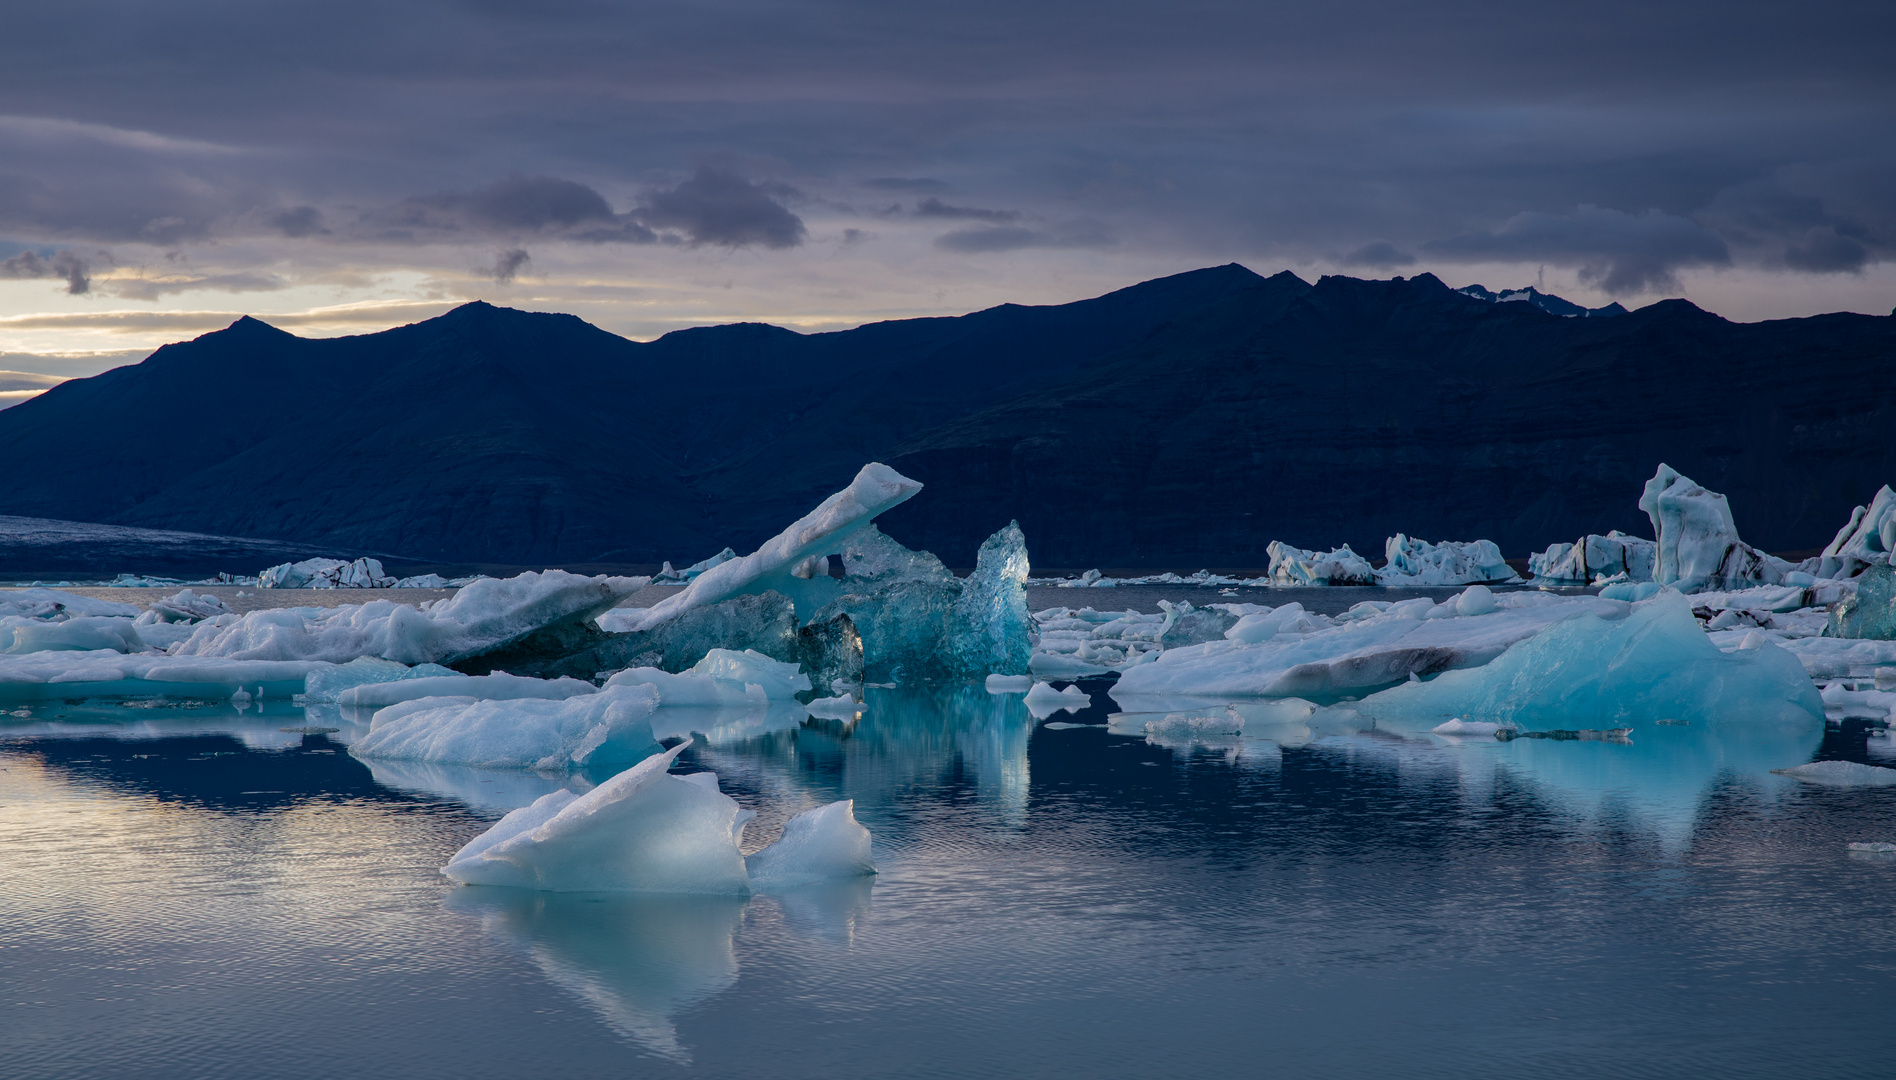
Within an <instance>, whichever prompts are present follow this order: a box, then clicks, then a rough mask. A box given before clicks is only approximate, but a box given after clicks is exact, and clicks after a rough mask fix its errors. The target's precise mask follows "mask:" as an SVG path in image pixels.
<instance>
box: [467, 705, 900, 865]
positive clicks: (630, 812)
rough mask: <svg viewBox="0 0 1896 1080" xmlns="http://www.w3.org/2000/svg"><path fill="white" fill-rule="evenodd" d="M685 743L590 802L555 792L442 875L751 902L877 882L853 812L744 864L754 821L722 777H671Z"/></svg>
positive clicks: (827, 817)
mask: <svg viewBox="0 0 1896 1080" xmlns="http://www.w3.org/2000/svg"><path fill="white" fill-rule="evenodd" d="M690 745H692V742H691V740H686V741H684V742H682V743H680V744H679V745H677V746H675V747H673V748H672V749H670V750H667V751H665V752H663V753H660V754H655V755H653V756H651V757H648V758H646V759H645V760H643V761H641V762H639V763H638V764H637V765H634V766H633V767H632V768H630V769H627V770H625V771H623V772H621V773H619V774H618V775H616V776H614V777H612V778H611V779H609V780H607V781H605V782H603V783H601V784H600V785H599V786H598V787H595V788H593V789H592V790H591V791H589V792H587V793H585V794H584V795H575V794H573V793H572V792H571V791H566V790H561V791H555V792H552V793H550V794H548V795H545V796H542V797H541V798H540V799H538V800H536V801H535V802H534V803H533V804H532V805H530V806H526V807H522V808H521V809H519V810H515V811H513V812H512V813H510V814H508V815H507V816H506V817H504V818H502V819H501V820H500V821H499V822H497V823H496V824H495V825H494V826H493V828H491V829H489V830H488V831H487V832H485V833H483V834H481V835H480V836H478V837H476V838H475V839H474V840H472V841H470V842H469V843H468V844H467V845H466V846H465V847H463V848H461V850H460V851H458V852H456V853H455V855H454V857H453V858H452V859H450V860H449V861H448V864H447V866H445V867H443V868H442V873H443V874H445V875H447V876H448V877H450V878H452V879H454V880H455V881H459V882H462V883H464V884H470V885H503V886H512V887H516V888H527V889H538V890H542V891H547V892H661V893H667V892H668V893H707V894H724V895H745V894H748V893H750V892H751V891H752V888H753V885H756V886H758V887H766V888H783V887H789V886H794V885H802V884H809V883H812V882H817V881H825V880H833V879H836V878H846V877H856V876H861V875H864V874H872V873H874V872H875V865H874V863H873V862H872V861H871V860H870V836H869V831H868V830H867V829H864V828H863V827H862V825H861V824H859V823H858V822H857V821H856V819H855V817H854V814H853V813H852V810H853V805H854V804H853V803H852V802H851V801H849V800H844V801H842V802H836V803H831V804H829V805H826V806H822V807H819V808H817V809H814V810H810V811H806V812H804V813H801V814H798V815H797V816H796V817H793V818H792V819H790V821H789V823H788V824H786V826H785V827H784V832H783V836H782V838H781V839H779V840H778V841H777V842H776V843H774V844H771V845H770V846H768V847H766V848H764V849H763V850H761V851H759V852H757V853H756V854H755V855H752V856H751V857H750V859H748V860H746V859H745V858H744V856H743V855H742V853H741V851H740V849H739V846H738V845H739V844H740V843H741V842H742V840H743V835H744V826H745V824H746V823H747V822H748V821H749V820H750V819H751V818H752V817H754V816H755V815H754V813H753V812H752V811H748V810H745V809H743V808H742V807H740V806H739V805H738V803H737V800H735V799H733V798H731V797H730V796H729V795H726V794H724V793H723V792H721V791H719V790H718V781H717V774H715V773H693V774H687V775H682V776H680V775H674V774H673V773H671V772H670V769H671V767H672V764H673V763H674V761H675V760H676V759H677V757H678V755H679V754H681V753H683V752H684V750H685V749H686V748H687V747H689V746H690Z"/></svg>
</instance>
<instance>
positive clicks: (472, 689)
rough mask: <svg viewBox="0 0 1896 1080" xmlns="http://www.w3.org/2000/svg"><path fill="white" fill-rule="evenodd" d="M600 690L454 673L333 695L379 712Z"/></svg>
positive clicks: (575, 683)
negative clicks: (436, 702) (452, 700)
mask: <svg viewBox="0 0 1896 1080" xmlns="http://www.w3.org/2000/svg"><path fill="white" fill-rule="evenodd" d="M598 692H599V688H598V687H596V686H594V685H593V684H592V683H589V682H581V681H580V680H578V679H528V678H524V677H522V676H519V675H508V674H506V673H505V672H495V673H494V674H492V675H463V674H461V673H460V672H453V673H451V674H447V675H437V676H434V677H432V678H415V679H396V680H391V681H387V682H375V683H369V684H366V685H361V686H354V687H351V688H349V689H347V690H343V691H342V692H340V693H339V694H337V695H336V703H337V704H339V705H348V706H354V707H355V708H359V709H382V708H387V707H388V706H390V705H399V704H401V703H402V702H404V701H414V700H416V699H418V698H426V697H457V698H461V697H464V698H473V699H474V700H476V701H520V700H525V699H529V698H532V699H537V700H541V701H565V700H566V699H567V698H574V697H580V696H582V695H585V694H596V693H598Z"/></svg>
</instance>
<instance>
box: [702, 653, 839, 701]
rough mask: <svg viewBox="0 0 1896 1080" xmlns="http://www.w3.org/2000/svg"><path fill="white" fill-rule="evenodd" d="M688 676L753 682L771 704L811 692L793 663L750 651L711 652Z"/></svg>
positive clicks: (805, 678)
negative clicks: (760, 688) (761, 689)
mask: <svg viewBox="0 0 1896 1080" xmlns="http://www.w3.org/2000/svg"><path fill="white" fill-rule="evenodd" d="M691 674H693V675H704V676H709V677H711V678H714V679H728V680H730V681H732V682H739V683H754V684H756V685H757V686H760V687H762V688H763V691H764V696H765V697H767V698H769V699H771V700H772V701H784V700H788V699H789V698H793V697H795V696H796V695H797V694H799V693H801V692H802V691H805V690H808V689H810V677H809V676H808V675H805V674H803V672H802V670H801V669H800V668H799V667H798V665H796V664H790V663H785V662H784V661H782V660H772V659H771V658H770V657H768V656H765V655H764V654H763V653H760V652H757V651H755V650H753V649H745V650H744V651H742V652H737V651H735V650H732V649H712V650H711V651H709V652H707V653H705V655H704V659H702V660H700V661H698V662H697V663H696V664H694V665H692V668H691Z"/></svg>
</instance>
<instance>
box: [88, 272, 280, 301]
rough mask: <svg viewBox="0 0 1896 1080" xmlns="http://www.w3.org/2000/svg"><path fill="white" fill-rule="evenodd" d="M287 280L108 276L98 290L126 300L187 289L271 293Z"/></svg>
mask: <svg viewBox="0 0 1896 1080" xmlns="http://www.w3.org/2000/svg"><path fill="white" fill-rule="evenodd" d="M288 285H289V282H287V281H285V280H283V279H282V278H280V277H278V276H276V275H275V274H255V273H241V272H240V273H234V274H199V275H183V276H176V277H161V278H143V277H137V278H110V279H108V280H107V281H106V283H105V284H104V286H103V287H102V288H101V290H100V291H102V292H107V293H110V294H112V295H113V296H122V297H124V298H125V299H127V300H157V299H160V298H162V297H166V296H176V295H178V294H180V293H188V292H226V293H246V292H275V291H276V290H278V289H281V288H284V287H286V286H288Z"/></svg>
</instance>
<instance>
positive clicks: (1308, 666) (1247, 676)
mask: <svg viewBox="0 0 1896 1080" xmlns="http://www.w3.org/2000/svg"><path fill="white" fill-rule="evenodd" d="M1509 602H1510V604H1515V605H1519V606H1510V607H1507V608H1502V609H1500V610H1497V611H1495V612H1493V613H1491V614H1487V615H1481V616H1472V617H1466V618H1436V619H1430V618H1427V615H1428V613H1429V612H1431V611H1433V610H1434V609H1435V608H1436V607H1437V606H1438V605H1436V604H1435V603H1434V602H1433V601H1431V600H1428V599H1422V598H1418V599H1415V600H1405V601H1402V602H1401V603H1396V604H1390V605H1388V606H1387V607H1386V608H1384V609H1382V610H1380V611H1375V610H1373V609H1372V610H1370V611H1366V612H1365V613H1363V615H1362V616H1361V617H1357V618H1352V619H1350V620H1348V621H1344V622H1340V623H1338V624H1336V625H1330V626H1321V625H1314V624H1313V626H1312V628H1311V629H1310V630H1309V631H1307V632H1303V633H1294V634H1284V633H1279V634H1277V635H1275V636H1273V637H1270V638H1266V639H1264V640H1262V641H1259V642H1257V643H1255V644H1248V645H1247V644H1244V643H1242V642H1238V641H1232V640H1219V641H1214V642H1207V643H1206V644H1203V645H1194V646H1190V647H1187V648H1180V649H1168V650H1166V651H1165V652H1162V653H1160V654H1159V655H1158V657H1157V659H1156V660H1154V661H1152V662H1151V663H1147V664H1143V665H1140V666H1138V667H1134V668H1129V669H1127V670H1125V671H1124V672H1123V673H1122V674H1121V675H1120V678H1119V682H1118V684H1117V685H1115V686H1114V687H1113V691H1112V694H1113V697H1114V698H1115V699H1117V700H1118V701H1120V702H1121V703H1126V702H1127V701H1128V699H1129V698H1130V697H1138V696H1150V695H1181V694H1185V695H1191V694H1197V695H1209V696H1216V697H1251V696H1259V697H1287V696H1298V697H1306V696H1337V695H1342V694H1347V693H1360V692H1362V691H1364V690H1369V689H1374V688H1377V687H1381V686H1388V685H1389V684H1391V683H1395V682H1399V681H1401V680H1403V679H1406V678H1407V677H1408V676H1409V675H1410V674H1417V675H1431V674H1435V673H1436V672H1441V671H1448V670H1450V669H1453V668H1462V667H1473V666H1476V665H1479V664H1485V663H1487V662H1489V661H1490V660H1493V659H1494V658H1495V657H1497V656H1500V655H1501V654H1502V653H1503V652H1504V651H1505V650H1507V649H1508V648H1509V647H1510V646H1512V645H1514V644H1515V643H1516V642H1519V641H1523V640H1526V639H1527V638H1529V637H1531V636H1533V635H1534V634H1535V633H1537V632H1539V631H1540V630H1541V629H1542V628H1544V627H1546V626H1547V625H1549V624H1550V623H1554V622H1557V621H1559V620H1560V619H1563V618H1567V617H1570V616H1576V615H1579V614H1581V613H1583V612H1588V611H1599V612H1606V613H1613V612H1623V611H1624V610H1625V607H1624V605H1620V604H1615V603H1613V602H1611V601H1602V600H1597V599H1594V598H1592V597H1574V598H1564V597H1553V596H1546V595H1545V594H1535V595H1534V597H1533V598H1532V599H1528V598H1522V599H1515V598H1513V597H1510V598H1509ZM1693 629H1695V630H1696V629H1697V624H1696V623H1694V624H1693Z"/></svg>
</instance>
